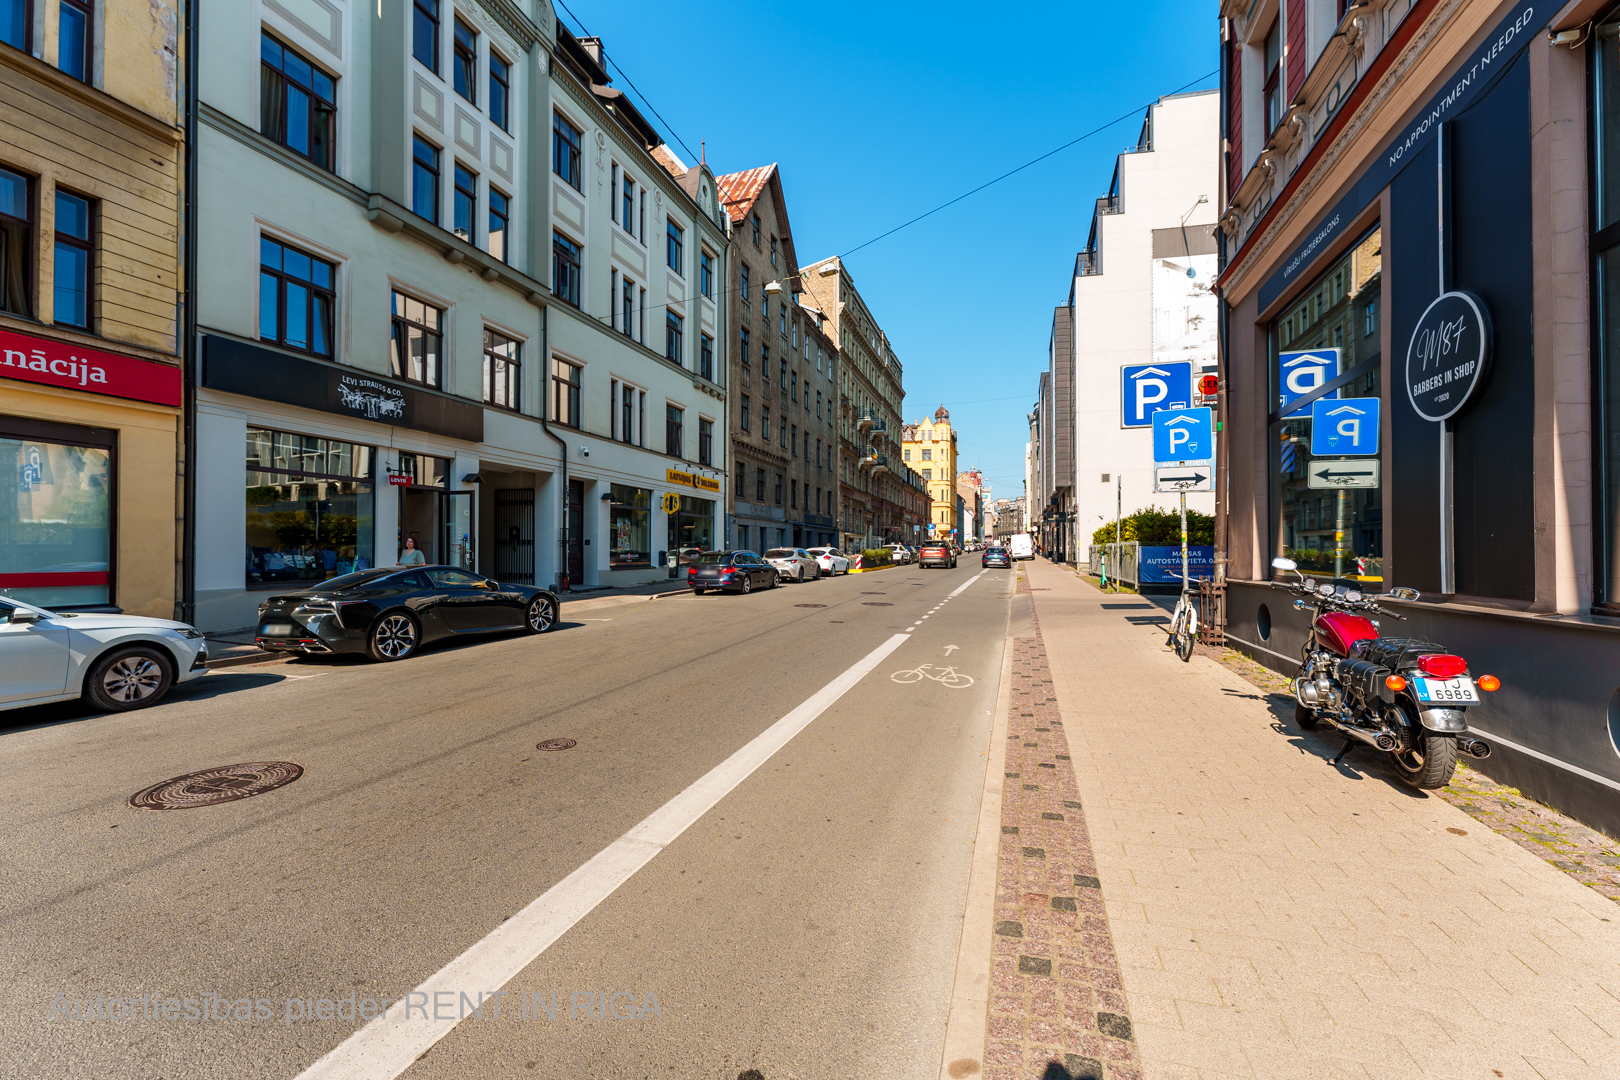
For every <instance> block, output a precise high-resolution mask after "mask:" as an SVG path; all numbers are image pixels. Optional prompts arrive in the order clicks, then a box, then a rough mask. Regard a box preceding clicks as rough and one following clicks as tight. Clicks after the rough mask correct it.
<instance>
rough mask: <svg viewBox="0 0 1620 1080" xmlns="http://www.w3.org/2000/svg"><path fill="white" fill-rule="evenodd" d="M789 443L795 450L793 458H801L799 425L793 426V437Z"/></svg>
mask: <svg viewBox="0 0 1620 1080" xmlns="http://www.w3.org/2000/svg"><path fill="white" fill-rule="evenodd" d="M789 442H790V444H791V446H792V448H793V456H794V457H798V456H799V425H798V424H794V425H793V437H792V438H791V439H790V440H789Z"/></svg>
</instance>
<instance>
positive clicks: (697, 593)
mask: <svg viewBox="0 0 1620 1080" xmlns="http://www.w3.org/2000/svg"><path fill="white" fill-rule="evenodd" d="M692 595H693V596H702V595H703V590H702V589H700V588H698V587H697V586H696V585H694V586H692Z"/></svg>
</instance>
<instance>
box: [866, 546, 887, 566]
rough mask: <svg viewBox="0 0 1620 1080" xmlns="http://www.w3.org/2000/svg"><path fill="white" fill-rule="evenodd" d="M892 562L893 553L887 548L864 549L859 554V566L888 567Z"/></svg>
mask: <svg viewBox="0 0 1620 1080" xmlns="http://www.w3.org/2000/svg"><path fill="white" fill-rule="evenodd" d="M892 562H894V552H892V551H890V550H889V549H888V548H866V549H865V550H863V551H862V552H861V566H862V568H863V569H864V568H865V567H868V566H888V565H889V564H890V563H892Z"/></svg>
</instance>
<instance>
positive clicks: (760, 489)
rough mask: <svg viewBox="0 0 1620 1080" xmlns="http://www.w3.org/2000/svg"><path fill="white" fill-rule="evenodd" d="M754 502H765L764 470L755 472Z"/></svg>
mask: <svg viewBox="0 0 1620 1080" xmlns="http://www.w3.org/2000/svg"><path fill="white" fill-rule="evenodd" d="M754 501H755V502H764V501H765V470H764V469H755V470H754Z"/></svg>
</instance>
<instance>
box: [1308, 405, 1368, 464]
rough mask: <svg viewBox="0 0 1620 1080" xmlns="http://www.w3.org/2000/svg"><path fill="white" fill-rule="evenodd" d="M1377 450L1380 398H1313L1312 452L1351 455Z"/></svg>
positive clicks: (1320, 455)
mask: <svg viewBox="0 0 1620 1080" xmlns="http://www.w3.org/2000/svg"><path fill="white" fill-rule="evenodd" d="M1376 453H1378V399H1377V398H1321V399H1318V400H1317V401H1313V402H1311V454H1312V455H1313V456H1315V457H1349V456H1352V455H1357V454H1376Z"/></svg>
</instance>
